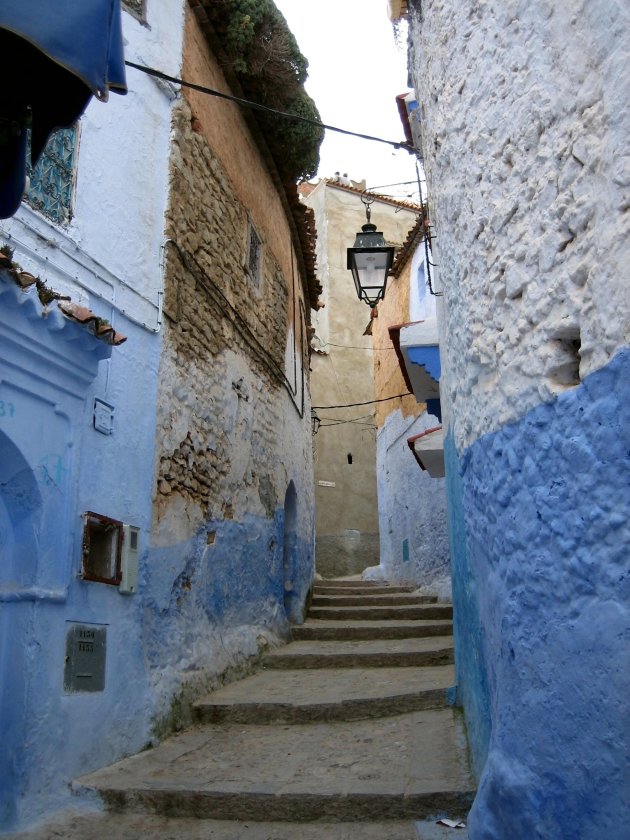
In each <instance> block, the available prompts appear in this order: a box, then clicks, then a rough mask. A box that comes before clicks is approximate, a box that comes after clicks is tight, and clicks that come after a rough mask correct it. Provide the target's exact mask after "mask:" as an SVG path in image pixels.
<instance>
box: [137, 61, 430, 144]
mask: <svg viewBox="0 0 630 840" xmlns="http://www.w3.org/2000/svg"><path fill="white" fill-rule="evenodd" d="M125 64H126V65H127V67H133V68H134V69H135V70H140V71H141V72H142V73H146V74H147V75H149V76H155V78H156V79H162V81H164V82H171V83H172V84H175V85H181V86H182V87H188V88H191V89H192V90H196V91H198V92H199V93H206V94H208V96H217V97H219V99H227V100H228V101H229V102H236V103H237V104H238V105H242V106H243V107H244V108H250V109H251V110H253V111H263V112H264V113H266V114H274V115H275V116H277V117H283V118H284V119H287V120H293V121H294V122H303V123H308V124H309V125H316V126H318V127H319V128H324V129H326V131H336V132H338V133H339V134H347V135H349V136H350V137H360V138H361V139H362V140H374V141H375V142H377V143H386V144H387V145H388V146H393V147H394V148H395V149H405V151H407V152H409V154H417V153H418V151H417V149H416V148H415V147H414V146H412V145H411V143H407V142H406V141H405V140H401V141H398V142H396V141H395V140H385V138H383V137H374V136H373V135H372V134H361V133H359V132H357V131H348V130H347V129H345V128H338V127H336V126H334V125H326V123H323V122H319V121H318V120H311V119H309V118H308V117H301V116H299V115H298V114H289V113H287V112H286V111H277V110H276V109H275V108H269V107H267V105H261V104H260V103H259V102H252V101H251V100H249V99H242V98H241V97H239V96H232V95H231V94H229V93H222V92H221V91H219V90H214V89H213V88H209V87H205V86H204V85H198V84H195V83H194V82H187V81H185V80H184V79H178V78H177V77H176V76H169V75H168V74H167V73H162V71H161V70H156V69H155V68H153V67H147V66H146V65H144V64H136V63H135V61H125Z"/></svg>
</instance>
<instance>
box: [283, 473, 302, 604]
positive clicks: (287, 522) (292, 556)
mask: <svg viewBox="0 0 630 840" xmlns="http://www.w3.org/2000/svg"><path fill="white" fill-rule="evenodd" d="M297 506H298V499H297V491H296V489H295V484H294V483H293V482H292V481H290V482H289V486H288V487H287V492H286V493H285V495H284V541H283V547H282V578H283V589H284V611H285V613H286V615H287V618H288V619H289V621H292V620H295V619H296V617H297V616H296V615H295V609H296V604H295V602H296V594H295V584H296V572H297V546H298V538H297V518H298V517H297Z"/></svg>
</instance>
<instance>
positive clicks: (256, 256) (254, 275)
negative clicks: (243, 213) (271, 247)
mask: <svg viewBox="0 0 630 840" xmlns="http://www.w3.org/2000/svg"><path fill="white" fill-rule="evenodd" d="M245 267H246V269H247V273H248V274H249V276H250V279H251V281H252V282H253V283H255V284H256V285H257V286H259V285H260V274H261V269H262V242H261V240H260V236H258V233H257V231H256V228H255V227H254V225H253V224H252V223H251V222H250V223H249V234H248V237H247V265H246V266H245Z"/></svg>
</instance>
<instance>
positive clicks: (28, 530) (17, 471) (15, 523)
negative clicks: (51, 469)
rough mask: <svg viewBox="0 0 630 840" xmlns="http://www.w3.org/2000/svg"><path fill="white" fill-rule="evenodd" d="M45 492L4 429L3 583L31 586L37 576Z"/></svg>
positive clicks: (0, 477) (0, 490) (0, 474)
mask: <svg viewBox="0 0 630 840" xmlns="http://www.w3.org/2000/svg"><path fill="white" fill-rule="evenodd" d="M41 510H42V496H41V493H40V490H39V487H38V483H37V478H36V476H35V474H34V472H33V470H32V469H31V467H30V466H29V464H28V463H27V461H26V459H25V458H24V456H23V455H22V453H21V452H20V450H19V449H18V448H17V446H16V445H15V444H14V443H13V442H12V441H11V440H10V439H9V438H8V437H7V435H5V434H3V433H2V432H0V583H2V584H4V585H7V584H9V585H11V586H29V585H31V584H33V583H34V582H35V580H36V577H37V565H38V554H39V545H38V543H39V540H38V531H39V519H40V517H41Z"/></svg>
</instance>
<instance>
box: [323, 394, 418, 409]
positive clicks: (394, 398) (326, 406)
mask: <svg viewBox="0 0 630 840" xmlns="http://www.w3.org/2000/svg"><path fill="white" fill-rule="evenodd" d="M411 396H413V394H411V393H410V392H409V391H408V392H407V393H406V394H394V396H393V397H381V398H380V399H378V400H368V401H367V402H358V403H346V404H345V405H314V406H312V407H313V408H314V409H319V410H323V409H325V408H354V407H355V406H359V405H374V403H380V402H387V400H399V399H401V398H402V397H411Z"/></svg>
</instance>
